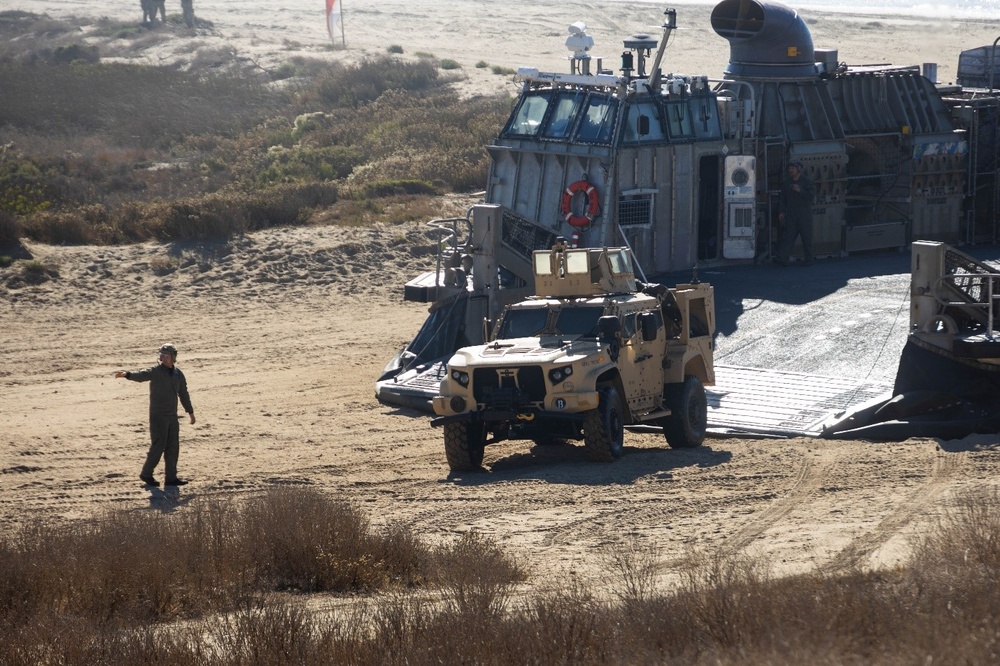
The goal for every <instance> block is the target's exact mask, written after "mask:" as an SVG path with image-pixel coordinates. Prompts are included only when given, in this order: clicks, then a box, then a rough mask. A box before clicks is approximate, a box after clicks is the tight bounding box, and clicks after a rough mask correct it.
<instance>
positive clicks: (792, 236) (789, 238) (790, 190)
mask: <svg viewBox="0 0 1000 666" xmlns="http://www.w3.org/2000/svg"><path fill="white" fill-rule="evenodd" d="M815 198H816V186H815V185H814V184H813V182H812V179H811V178H809V176H807V175H806V174H805V173H804V170H803V166H802V162H800V161H798V160H792V161H791V162H789V163H788V175H787V176H786V177H785V179H784V182H783V183H782V186H781V202H780V203H781V205H780V208H779V209H778V210H779V211H780V212H779V213H778V223H779V224H780V226H781V232H780V241H779V243H778V255H777V257H776V258H775V262H776V263H779V264H781V265H782V266H787V265H788V262H789V257H790V256H791V254H792V248H793V247H795V240H796V238H798V237H800V236H801V238H802V254H803V255H804V257H805V262H804V263H805V265H806V266H811V265H812V263H813V259H814V256H813V213H812V206H813V200H814V199H815Z"/></svg>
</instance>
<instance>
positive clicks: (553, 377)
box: [549, 365, 573, 384]
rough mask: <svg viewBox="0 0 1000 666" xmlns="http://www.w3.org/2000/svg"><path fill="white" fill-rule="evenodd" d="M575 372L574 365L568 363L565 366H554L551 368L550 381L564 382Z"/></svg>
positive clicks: (554, 382)
mask: <svg viewBox="0 0 1000 666" xmlns="http://www.w3.org/2000/svg"><path fill="white" fill-rule="evenodd" d="M572 374H573V366H572V365H567V366H566V367H564V368H553V369H552V370H549V381H551V382H552V383H553V384H562V383H563V382H564V381H565V380H566V379H567V378H568V377H570V376H572Z"/></svg>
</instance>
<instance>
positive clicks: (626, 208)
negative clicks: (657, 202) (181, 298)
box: [618, 194, 653, 227]
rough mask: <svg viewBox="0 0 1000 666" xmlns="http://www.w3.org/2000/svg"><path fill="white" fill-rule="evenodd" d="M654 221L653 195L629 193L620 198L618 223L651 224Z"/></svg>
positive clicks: (626, 224) (625, 224) (628, 224)
mask: <svg viewBox="0 0 1000 666" xmlns="http://www.w3.org/2000/svg"><path fill="white" fill-rule="evenodd" d="M652 222H653V195H652V194H639V195H627V196H622V197H619V199H618V224H619V225H621V226H623V227H636V226H641V225H649V224H652Z"/></svg>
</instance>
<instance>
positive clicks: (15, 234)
mask: <svg viewBox="0 0 1000 666" xmlns="http://www.w3.org/2000/svg"><path fill="white" fill-rule="evenodd" d="M23 235H24V226H23V225H22V224H21V221H20V220H18V219H17V218H16V217H15V216H14V215H12V214H11V213H9V212H7V211H5V210H0V247H4V246H7V245H13V244H14V243H17V241H18V239H20V238H21V236H23Z"/></svg>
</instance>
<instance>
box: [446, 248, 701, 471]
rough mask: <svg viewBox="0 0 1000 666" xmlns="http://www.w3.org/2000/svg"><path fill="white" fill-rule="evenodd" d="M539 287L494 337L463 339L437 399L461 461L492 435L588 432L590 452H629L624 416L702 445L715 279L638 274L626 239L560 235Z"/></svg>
mask: <svg viewBox="0 0 1000 666" xmlns="http://www.w3.org/2000/svg"><path fill="white" fill-rule="evenodd" d="M532 262H533V268H534V280H535V292H536V295H535V296H532V297H529V298H527V299H526V300H523V301H520V302H518V303H514V304H512V305H509V306H507V307H506V308H505V309H504V310H503V312H502V314H501V315H500V317H499V318H498V320H497V322H496V325H495V326H494V327H493V333H492V335H491V336H490V338H489V340H490V341H489V342H488V343H487V344H484V345H476V346H471V347H464V348H462V349H459V350H458V351H457V352H456V353H455V354H454V355H453V356H452V357H451V359H450V360H449V361H448V366H447V373H446V375H445V377H444V379H443V380H442V381H441V386H440V389H439V394H438V395H437V396H435V397H434V398H433V400H432V404H433V407H434V412H435V413H436V414H437V415H438V416H437V417H436V418H434V419H433V420H432V421H431V424H432V425H435V426H443V427H444V441H445V453H446V455H447V458H448V465H449V466H450V467H451V469H452V470H453V471H468V470H473V469H477V468H479V466H480V465H481V464H482V460H483V449H484V447H485V446H486V445H487V444H492V443H494V442H499V441H502V440H505V439H529V440H534V441H535V442H536V443H539V444H542V443H547V442H551V441H553V440H559V439H570V440H580V439H582V440H583V442H584V444H585V446H586V449H587V452H588V453H589V455H590V457H591V458H592V459H594V460H607V461H610V460H614V459H615V458H618V457H620V456H621V455H622V451H623V439H624V429H625V427H626V426H638V425H646V426H655V427H658V428H662V430H663V433H664V435H665V436H666V439H667V442H668V443H669V444H670V446H672V447H693V446H699V445H700V444H701V443H702V441H703V439H704V437H705V430H706V427H707V415H708V407H707V401H706V397H705V388H704V387H705V385H711V384H714V383H715V371H714V366H713V358H712V347H713V343H712V336H713V334H714V332H715V302H714V293H713V290H712V287H711V285H709V284H704V283H695V284H679V285H677V286H676V287H674V288H672V289H668V288H667V287H664V286H662V285H640V284H639V283H637V282H636V279H635V275H634V273H633V264H632V254H631V251H630V250H629V249H628V248H624V247H622V248H580V249H574V248H570V247H568V246H567V244H566V242H565V241H564V240H562V239H559V240H557V242H556V244H555V245H554V246H553V247H552V249H551V250H541V251H535V252H534V253H533V254H532Z"/></svg>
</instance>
